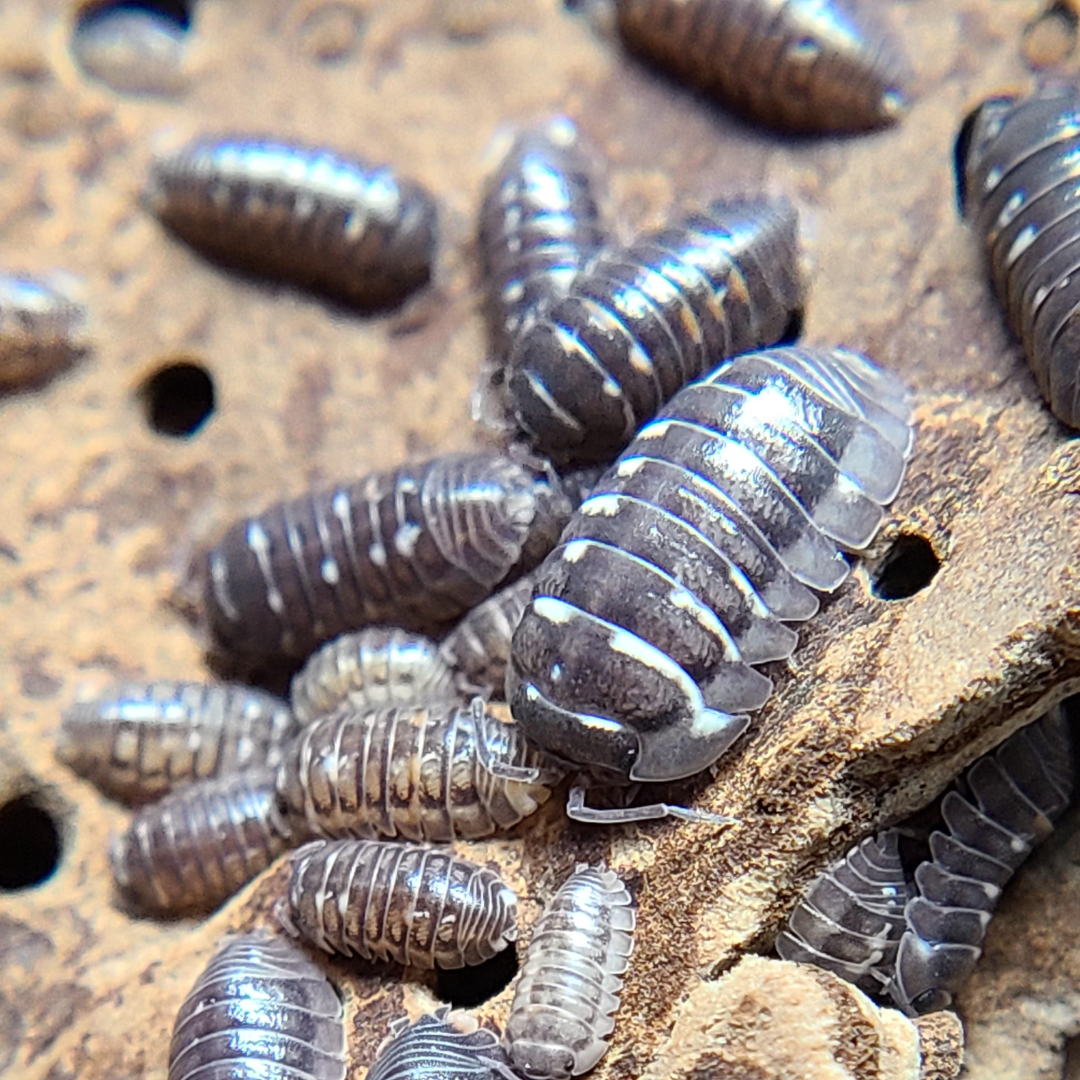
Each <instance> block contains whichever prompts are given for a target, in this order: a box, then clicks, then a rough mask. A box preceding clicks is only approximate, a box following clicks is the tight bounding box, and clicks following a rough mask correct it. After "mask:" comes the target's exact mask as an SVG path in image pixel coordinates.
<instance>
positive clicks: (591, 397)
mask: <svg viewBox="0 0 1080 1080" xmlns="http://www.w3.org/2000/svg"><path fill="white" fill-rule="evenodd" d="M803 298H804V290H803V281H802V275H801V271H800V256H799V237H798V216H797V214H796V212H795V209H794V207H793V206H792V205H791V204H790V203H788V202H786V201H783V200H771V199H766V198H748V199H732V200H727V201H718V202H714V203H712V204H711V205H710V206H709V207H708V209H707V210H705V211H701V212H697V213H691V214H688V215H686V216H684V217H682V218H681V219H679V220H678V221H676V222H675V223H674V224H672V225H671V226H670V227H668V228H666V229H662V230H660V231H658V232H651V233H645V234H643V235H642V236H640V237H639V238H638V239H637V240H636V241H635V242H634V243H633V244H631V245H630V246H629V247H628V248H625V249H622V250H617V251H612V252H608V253H605V254H603V255H601V256H599V257H598V258H597V259H595V260H594V261H593V262H592V263H590V265H589V267H588V268H587V269H586V270H585V271H584V272H583V273H582V274H580V275H579V276H578V277H577V279H576V280H575V281H574V283H573V285H572V286H571V288H570V291H569V293H568V294H567V295H566V296H564V297H562V298H560V299H556V300H554V301H553V302H552V303H550V304H547V305H545V306H544V307H543V308H542V309H541V310H539V311H536V312H534V314H533V316H532V317H531V318H529V319H528V320H527V321H526V323H525V325H524V326H523V328H522V330H521V332H520V333H519V334H518V336H517V338H516V339H515V341H514V346H513V349H512V350H511V353H510V359H509V364H508V381H509V400H510V402H511V405H512V408H513V411H514V414H515V417H516V422H517V424H518V426H519V427H520V428H521V429H522V430H523V431H524V432H526V433H527V434H528V436H529V438H530V439H531V441H532V442H533V444H534V445H535V447H536V448H537V450H538V451H539V452H541V453H543V454H546V455H548V456H549V457H551V458H552V459H553V460H557V461H559V462H564V463H565V462H596V463H603V464H607V463H608V462H610V461H611V460H612V458H614V457H615V455H616V454H617V453H618V452H619V451H620V450H622V449H623V447H624V446H626V444H627V443H628V442H629V441H630V439H631V437H632V436H633V435H634V433H635V432H636V431H637V430H638V428H640V427H641V425H642V424H644V423H645V422H646V421H647V420H650V419H651V418H652V417H653V416H654V415H655V414H656V412H657V410H658V409H659V408H661V406H663V404H664V403H665V402H666V401H667V400H668V399H669V398H670V397H671V396H672V395H673V394H675V393H676V392H677V391H678V390H679V389H681V388H682V387H683V386H685V385H686V384H687V383H688V382H691V381H692V380H694V379H697V378H700V377H701V376H702V375H704V374H705V373H706V372H707V371H709V370H711V369H712V368H713V367H715V366H716V365H717V364H718V363H719V362H720V361H721V360H722V359H723V358H724V357H727V356H732V355H734V354H735V353H740V352H745V351H747V350H748V349H756V348H760V347H761V346H763V345H771V344H773V343H775V342H778V341H780V340H782V339H783V338H784V337H785V336H788V335H790V334H791V332H792V329H793V327H795V326H796V325H797V324H798V322H799V319H800V312H801V309H802V304H803Z"/></svg>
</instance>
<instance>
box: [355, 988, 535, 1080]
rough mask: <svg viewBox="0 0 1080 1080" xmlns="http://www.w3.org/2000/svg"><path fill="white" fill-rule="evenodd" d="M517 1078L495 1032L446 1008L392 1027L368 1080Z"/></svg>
mask: <svg viewBox="0 0 1080 1080" xmlns="http://www.w3.org/2000/svg"><path fill="white" fill-rule="evenodd" d="M496 1076H501V1077H506V1078H507V1080H517V1078H516V1077H515V1076H514V1074H513V1073H512V1072H511V1071H510V1069H509V1068H508V1067H507V1065H506V1057H505V1055H504V1053H503V1051H502V1048H501V1047H500V1046H499V1040H498V1038H497V1037H496V1035H495V1033H494V1032H492V1031H489V1030H488V1029H487V1028H482V1027H480V1026H479V1025H478V1024H477V1023H476V1021H475V1020H474V1019H473V1018H472V1017H471V1016H469V1014H468V1013H463V1012H451V1011H450V1007H449V1006H443V1007H442V1008H440V1009H437V1010H436V1011H435V1012H434V1013H428V1014H427V1015H425V1016H421V1017H420V1019H419V1020H417V1021H416V1023H414V1024H410V1023H409V1021H408V1018H407V1017H402V1018H401V1019H398V1020H395V1021H394V1022H393V1023H392V1024H391V1025H390V1034H389V1036H388V1037H387V1038H386V1039H385V1040H384V1042H383V1044H382V1046H380V1047H379V1053H378V1056H377V1057H376V1059H375V1062H374V1064H373V1065H372V1066H371V1068H370V1069H369V1070H368V1073H367V1080H451V1078H452V1080H469V1078H472V1080H495V1077H496Z"/></svg>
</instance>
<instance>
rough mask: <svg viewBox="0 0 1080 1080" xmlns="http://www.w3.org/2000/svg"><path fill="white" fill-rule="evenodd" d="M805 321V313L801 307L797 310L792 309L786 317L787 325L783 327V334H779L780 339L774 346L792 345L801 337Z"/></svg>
mask: <svg viewBox="0 0 1080 1080" xmlns="http://www.w3.org/2000/svg"><path fill="white" fill-rule="evenodd" d="M805 322H806V313H805V312H804V311H803V310H802V309H801V308H800V309H799V310H798V311H793V312H792V313H791V318H789V319H788V322H787V326H785V327H784V332H783V334H781V335H780V340H779V341H778V342H777V343H776V347H777V348H779V347H780V346H781V345H794V344H795V342H797V341H798V340H799V338H801V337H802V332H803V324H804V323H805Z"/></svg>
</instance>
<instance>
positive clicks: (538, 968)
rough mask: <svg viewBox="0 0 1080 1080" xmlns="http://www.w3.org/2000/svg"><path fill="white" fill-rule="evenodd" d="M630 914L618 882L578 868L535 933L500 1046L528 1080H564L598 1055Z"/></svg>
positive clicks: (613, 1005) (600, 871)
mask: <svg viewBox="0 0 1080 1080" xmlns="http://www.w3.org/2000/svg"><path fill="white" fill-rule="evenodd" d="M635 921H636V915H635V912H634V907H633V901H632V899H631V897H630V893H629V892H628V891H627V889H626V886H625V885H624V884H623V883H622V882H621V881H620V880H619V878H618V876H617V875H616V874H615V873H614V872H613V871H611V870H607V869H605V868H604V867H603V866H599V867H590V866H586V865H583V864H582V865H579V866H578V867H577V868H576V869H575V870H574V873H573V874H571V875H570V877H569V878H568V879H567V881H566V882H565V883H564V884H563V886H562V887H561V888H560V889H559V891H558V892H557V893H556V894H555V896H554V897H553V898H552V900H551V902H550V903H549V904H548V905H547V906H546V907H545V908H544V913H543V914H542V915H541V916H540V919H539V920H538V921H537V923H536V925H535V926H534V927H533V933H532V938H531V940H530V941H529V948H528V952H527V953H526V956H525V963H524V964H523V965H522V968H521V973H520V975H519V976H518V982H517V988H516V990H515V992H514V1001H513V1004H512V1005H511V1006H510V1017H509V1019H508V1020H507V1022H506V1029H505V1031H504V1034H503V1041H504V1043H505V1045H506V1048H507V1051H508V1053H509V1055H510V1061H511V1064H512V1066H513V1068H514V1069H515V1071H517V1072H518V1073H519V1074H520V1075H521V1076H523V1077H526V1078H527V1080H565V1078H567V1077H570V1076H580V1075H581V1074H582V1073H585V1072H588V1071H589V1070H590V1069H591V1068H592V1067H593V1066H594V1065H596V1063H597V1062H598V1061H599V1060H600V1059H601V1058H602V1057H603V1056H604V1053H605V1052H606V1050H607V1046H608V1040H609V1039H610V1037H611V1033H612V1031H614V1029H615V1020H614V1014H615V1012H616V1010H617V1009H618V1007H619V991H620V990H621V989H622V982H623V980H622V976H623V974H624V973H625V971H626V968H627V965H628V963H629V958H630V953H631V950H632V948H633V935H634V925H635Z"/></svg>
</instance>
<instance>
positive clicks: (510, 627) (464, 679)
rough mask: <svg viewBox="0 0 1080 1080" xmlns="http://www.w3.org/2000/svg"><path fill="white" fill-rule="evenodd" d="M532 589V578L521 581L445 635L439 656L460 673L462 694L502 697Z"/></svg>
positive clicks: (489, 601)
mask: <svg viewBox="0 0 1080 1080" xmlns="http://www.w3.org/2000/svg"><path fill="white" fill-rule="evenodd" d="M532 589H533V579H532V575H528V574H527V575H526V576H525V577H523V578H519V579H518V580H517V581H515V582H514V584H513V585H508V586H507V587H506V588H505V589H500V590H499V591H498V592H497V593H496V594H495V595H494V596H493V597H491V599H490V600H485V601H484V602H483V603H482V604H479V605H478V606H477V607H475V608H473V609H472V611H470V612H469V614H468V615H466V616H465V618H464V619H462V620H461V622H459V623H458V624H457V626H455V627H454V629H453V630H452V631H451V632H450V633H449V634H448V635H447V636H446V638H445V639H444V641H443V643H442V645H441V647H440V649H439V655H440V656H441V657H442V660H443V662H444V663H445V664H446V665H447V666H448V667H450V668H451V669H452V670H453V671H455V672H456V673H457V683H458V686H459V688H460V689H461V690H462V691H463V692H464V691H466V690H471V691H473V692H475V693H483V694H485V695H489V696H490V695H494V696H495V697H497V698H501V697H502V696H503V693H504V691H505V688H506V665H507V663H508V662H509V660H510V639H511V638H512V637H513V635H514V630H515V629H516V628H517V624H518V623H519V622H520V621H521V615H522V613H523V612H524V611H525V607H526V605H527V604H528V603H529V600H530V598H531V597H532Z"/></svg>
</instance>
